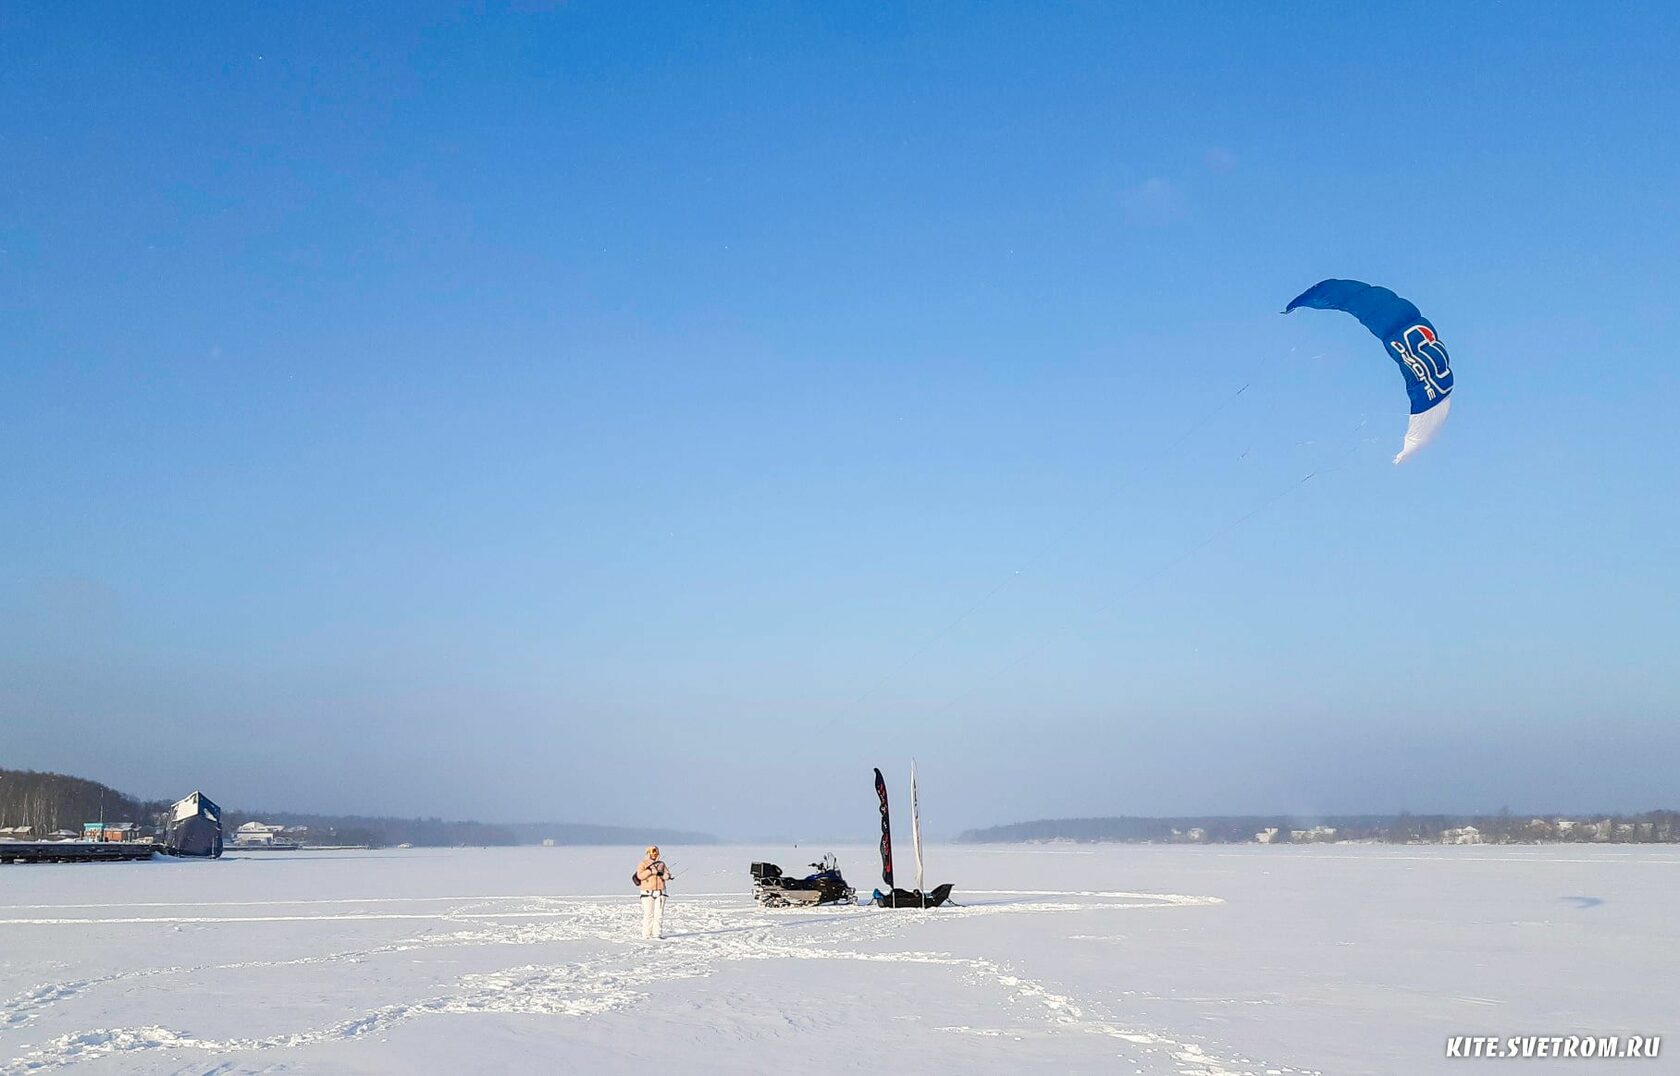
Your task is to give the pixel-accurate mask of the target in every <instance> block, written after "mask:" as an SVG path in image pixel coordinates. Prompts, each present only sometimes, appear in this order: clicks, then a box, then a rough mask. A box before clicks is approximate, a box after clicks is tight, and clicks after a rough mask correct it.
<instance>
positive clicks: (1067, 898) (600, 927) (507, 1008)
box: [0, 891, 1294, 1076]
mask: <svg viewBox="0 0 1680 1076" xmlns="http://www.w3.org/2000/svg"><path fill="white" fill-rule="evenodd" d="M974 895H975V896H981V897H1017V898H1019V897H1038V898H1060V899H1059V900H1056V899H1051V900H1044V899H1040V900H1020V899H1016V900H1007V899H1006V900H996V901H982V902H979V903H974V904H968V905H964V906H961V907H955V908H949V909H942V910H941V911H940V912H938V913H921V912H905V911H898V912H883V911H881V910H877V909H868V908H841V909H825V910H821V911H810V910H799V911H797V912H765V911H762V910H760V909H757V908H756V907H753V906H750V905H748V906H743V905H741V904H740V903H739V902H738V901H730V902H727V903H725V902H719V901H703V900H693V899H690V900H687V901H684V902H683V905H682V911H681V916H680V919H678V917H673V919H676V920H677V921H678V922H680V923H681V925H682V926H684V927H685V928H687V929H685V930H682V931H677V932H673V933H672V934H671V935H669V936H668V939H667V941H666V942H665V943H664V944H654V945H649V944H646V943H642V942H640V941H638V940H632V939H633V930H634V922H633V920H634V917H635V913H636V909H635V908H633V907H627V906H626V904H625V903H624V902H623V901H613V902H611V903H607V902H603V901H600V900H592V899H578V900H552V899H533V900H531V901H530V903H529V904H528V905H527V906H526V907H524V908H521V909H517V910H511V911H495V912H486V911H483V910H482V909H483V908H485V907H486V902H485V901H484V900H477V901H474V902H473V903H471V904H468V905H463V906H460V907H456V908H452V909H448V910H445V911H442V912H439V913H437V914H436V915H429V914H422V915H416V916H413V918H431V919H447V920H453V921H458V922H462V923H464V924H470V926H469V927H468V929H462V930H457V931H449V932H444V933H435V934H423V935H420V936H416V937H413V938H407V939H402V940H399V941H395V942H392V943H389V944H385V945H380V946H372V947H368V948H364V949H359V950H350V951H343V952H335V953H327V954H321V955H317V956H310V957H301V958H296V959H292V960H272V961H248V962H236V963H225V964H207V965H202V966H199V967H179V968H159V969H146V970H140V971H135V972H129V973H120V974H115V975H109V976H104V977H100V978H94V979H87V980H81V981H73V982H68V983H59V984H45V985H42V986H39V987H36V988H34V989H32V990H30V991H26V992H25V993H23V994H21V995H19V996H17V997H14V998H13V999H11V1000H10V1001H9V1002H6V1003H5V1004H4V1005H0V1028H6V1027H14V1028H15V1027H21V1026H23V1025H25V1024H27V1023H30V1022H31V1021H32V1020H33V1019H34V1018H35V1016H36V1015H38V1014H39V1013H40V1011H41V1010H43V1009H45V1008H47V1007H49V1006H52V1005H54V1004H57V1003H58V1002H61V1001H65V1000H68V999H70V998H73V997H75V996H77V995H78V994H80V993H83V992H85V991H87V990H89V989H94V988H97V987H102V986H107V985H110V984H115V983H119V982H122V981H124V980H132V979H140V978H151V977H158V976H167V975H192V974H194V973H197V972H204V971H210V970H215V971H231V970H238V971H244V972H258V971H261V970H265V969H272V968H283V967H288V966H298V965H305V964H334V963H345V964H355V963H360V962H363V961H366V960H370V959H374V958H377V957H379V956H382V955H387V954H392V953H401V952H405V951H410V950H420V949H477V948H481V947H486V946H504V945H527V946H529V945H539V944H543V943H549V942H576V941H587V942H598V943H605V944H608V945H610V946H612V948H611V949H610V950H608V951H607V952H605V953H603V954H601V955H597V956H592V957H590V958H588V959H584V960H578V961H571V962H566V963H558V964H536V963H526V964H521V965H517V966H514V967H508V968H503V969H500V970H498V971H493V972H488V973H478V974H468V975H463V976H460V977H459V978H458V979H457V980H456V981H455V982H454V983H453V984H452V985H451V986H450V987H449V988H448V989H446V990H443V991H442V992H440V993H438V994H436V995H434V996H431V997H424V998H420V999H417V1000H413V1001H405V1002H399V1003H395V1004H389V1005H384V1006H381V1007H378V1008H375V1009H373V1010H371V1011H368V1012H365V1013H362V1014H360V1015H358V1016H355V1017H353V1018H351V1019H347V1020H343V1021H340V1022H337V1023H334V1024H332V1025H330V1026H327V1027H322V1028H316V1029H309V1030H304V1031H298V1032H289V1033H284V1034H276V1035H269V1036H261V1037H250V1038H244V1037H236V1038H227V1039H216V1038H209V1037H204V1036H200V1035H196V1034H193V1033H190V1032H188V1031H183V1030H177V1029H172V1028H166V1027H161V1026H156V1025H147V1026H140V1027H127V1028H95V1029H90V1030H83V1031H77V1032H73V1033H70V1034H66V1035H60V1036H58V1037H56V1038H54V1039H52V1040H50V1041H48V1042H46V1043H44V1044H41V1045H40V1046H38V1047H36V1048H35V1049H32V1050H29V1051H28V1052H26V1053H24V1054H22V1055H20V1056H17V1057H15V1058H14V1059H12V1060H11V1061H9V1062H0V1073H3V1074H8V1076H9V1074H17V1073H28V1072H41V1071H48V1070H52V1069H57V1068H61V1067H65V1066H68V1065H74V1064H78V1063H81V1062H84V1061H89V1060H93V1059H95V1058H100V1057H107V1056H112V1055H137V1054H141V1053H144V1052H149V1051H162V1050H169V1051H176V1052H196V1053H202V1054H209V1055H212V1056H215V1055H229V1054H243V1055H250V1054H264V1053H271V1052H276V1051H291V1050H295V1049H298V1048H300V1047H306V1046H311V1045H318V1044H326V1043H332V1042H343V1041H352V1040H357V1039H362V1038H364V1037H366V1036H369V1035H374V1034H380V1035H382V1034H384V1033H387V1032H389V1031H390V1030H392V1029H393V1028H396V1027H398V1026H400V1025H402V1024H404V1023H407V1022H409V1021H411V1020H415V1019H420V1018H424V1017H428V1016H433V1015H438V1014H468V1015H470V1014H487V1013H501V1014H525V1015H539V1016H556V1017H587V1016H593V1015H600V1014H605V1013H610V1012H613V1011H616V1010H621V1009H625V1008H629V1007H631V1006H634V1005H636V1004H638V1003H639V1002H641V1001H642V1000H644V999H645V998H647V997H648V996H649V995H650V994H651V993H652V992H654V991H655V990H657V988H658V987H659V985H660V984H662V983H669V982H674V981H677V980H682V979H691V978H700V977H704V976H708V975H711V974H712V973H714V972H715V971H717V970H718V969H719V968H720V967H722V966H724V965H726V964H729V963H733V962H738V961H750V960H812V961H817V960H826V961H835V960H842V961H863V962H879V963H900V964H919V965H928V966H935V967H941V968H946V969H949V970H950V971H951V972H952V973H953V974H954V975H956V976H957V977H958V978H959V979H961V980H962V981H964V982H966V983H967V984H969V986H970V987H971V988H972V989H977V990H983V991H986V992H988V993H992V994H1001V995H1002V996H1004V997H1006V998H1008V999H1009V1000H1010V1002H1011V1004H1012V1006H1013V1007H1015V1008H1016V1009H1017V1011H1021V1012H1023V1014H1024V1015H1025V1016H1026V1017H1027V1019H1028V1021H1029V1022H1028V1024H1026V1025H1025V1026H1023V1027H1021V1028H1018V1029H1014V1030H1009V1029H1002V1028H967V1027H963V1028H957V1027H952V1028H945V1029H942V1030H946V1031H951V1032H961V1033H967V1034H975V1035H996V1036H1010V1035H1028V1034H1030V1035H1056V1034H1066V1033H1074V1034H1095V1035H1103V1036H1107V1037H1110V1038H1112V1039H1114V1040H1116V1043H1117V1044H1118V1043H1124V1044H1125V1046H1124V1047H1122V1049H1124V1050H1125V1051H1126V1052H1128V1053H1129V1054H1133V1055H1138V1056H1137V1057H1136V1060H1138V1061H1140V1062H1141V1061H1144V1060H1145V1058H1146V1057H1147V1060H1148V1061H1149V1062H1150V1063H1151V1064H1152V1066H1156V1067H1158V1066H1161V1065H1168V1066H1170V1067H1169V1068H1167V1069H1165V1070H1164V1071H1173V1072H1177V1073H1180V1074H1184V1076H1192V1074H1193V1076H1237V1074H1241V1073H1258V1072H1260V1071H1263V1070H1262V1069H1257V1068H1254V1067H1251V1066H1250V1065H1248V1063H1247V1062H1246V1060H1238V1061H1228V1060H1219V1059H1215V1058H1213V1057H1211V1056H1210V1055H1208V1054H1206V1053H1204V1052H1203V1050H1202V1049H1201V1047H1199V1046H1197V1045H1195V1044H1191V1043H1183V1042H1178V1041H1176V1040H1173V1039H1171V1038H1169V1037H1166V1036H1163V1035H1159V1034H1156V1033H1154V1032H1150V1031H1146V1030H1138V1029H1130V1028H1126V1027H1123V1026H1119V1025H1117V1024H1115V1023H1114V1022H1113V1021H1112V1020H1110V1019H1108V1018H1106V1017H1104V1016H1103V1015H1102V1014H1100V1013H1096V1014H1093V1013H1092V1012H1091V1011H1088V1010H1090V1006H1088V1005H1086V1004H1082V1003H1080V1002H1077V1001H1076V1000H1075V999H1074V998H1072V997H1070V996H1067V995H1064V994H1061V993H1058V992H1056V991H1055V990H1053V989H1052V988H1050V987H1049V986H1048V985H1046V984H1045V983H1043V982H1041V981H1038V980H1036V979H1033V978H1029V977H1027V976H1024V975H1022V974H1019V973H1018V972H1017V971H1015V970H1013V969H1010V968H1008V967H1005V966H1003V965H1000V964H998V963H996V962H993V961H991V960H988V959H985V958H981V957H965V956H959V955H953V954H950V953H944V952H922V951H885V952H882V951H870V950H868V949H866V948H860V947H866V946H869V945H870V944H872V943H880V942H883V941H888V940H890V939H891V938H892V937H894V936H897V935H901V934H903V933H905V932H906V931H908V930H909V929H910V928H911V927H912V926H913V925H915V924H917V923H918V922H920V923H927V922H929V921H930V920H933V921H939V922H944V921H951V920H955V919H967V918H974V917H984V916H992V915H1014V914H1022V913H1028V912H1038V913H1042V912H1050V911H1070V910H1109V911H1119V910H1135V909H1143V908H1170V907H1198V906H1208V905H1211V904H1217V903H1220V901H1219V900H1218V898H1214V897H1193V896H1183V895H1177V894H1168V895H1159V894H1144V893H1130V892H1127V893H1118V892H1116V893H1106V892H1079V893H1068V892H1055V891H1007V892H1005V891H997V892H990V893H977V894H974ZM492 906H494V905H493V904H492ZM378 917H379V918H399V919H400V918H409V916H407V915H404V914H402V913H394V914H391V915H379V916H378ZM299 918H308V919H317V918H319V919H338V920H344V921H360V920H363V919H365V918H368V914H367V913H365V912H362V911H347V912H346V913H344V914H342V915H338V916H332V915H325V916H319V917H316V916H309V917H292V916H287V917H272V918H271V917H248V916H239V917H230V918H228V919H222V920H212V921H221V922H246V921H252V920H258V921H273V919H279V920H281V921H293V920H295V919H299ZM83 922H85V921H83ZM1169 1059H1170V1060H1169ZM1275 1071H1278V1072H1293V1071H1294V1070H1289V1069H1278V1070H1275Z"/></svg>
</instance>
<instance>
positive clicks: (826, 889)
mask: <svg viewBox="0 0 1680 1076" xmlns="http://www.w3.org/2000/svg"><path fill="white" fill-rule="evenodd" d="M811 866H812V867H813V868H814V869H815V871H816V873H815V874H808V875H806V876H805V877H803V878H789V877H787V876H786V875H784V874H783V873H782V868H780V867H778V866H776V865H775V864H774V863H754V864H753V865H752V886H753V899H754V900H756V901H758V902H759V903H760V904H762V905H764V906H765V907H766V908H786V907H789V906H791V905H795V904H798V905H806V906H813V905H817V904H856V903H857V890H855V889H853V888H852V887H851V886H850V885H848V884H846V879H844V878H842V877H841V876H840V864H839V863H838V862H837V861H836V860H835V858H834V856H833V854H832V853H830V854H829V855H826V856H823V857H822V862H820V863H813V864H811Z"/></svg>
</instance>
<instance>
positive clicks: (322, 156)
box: [0, 3, 1680, 839]
mask: <svg viewBox="0 0 1680 1076" xmlns="http://www.w3.org/2000/svg"><path fill="white" fill-rule="evenodd" d="M177 15H178V21H176V22H174V23H170V22H168V21H166V20H165V19H163V18H160V17H159V16H158V14H157V13H156V12H148V11H143V10H141V9H138V8H134V7H125V6H116V5H110V6H98V5H85V6H75V7H71V6H66V5H56V4H36V5H24V4H14V5H8V6H7V7H6V9H5V10H4V12H0V459H4V461H5V462H4V465H3V472H0V473H3V474H4V481H3V482H0V724H3V726H4V729H5V735H4V737H3V746H0V752H3V755H0V765H8V766H24V767H32V768H42V769H57V770H62V771H67V772H74V773H78V774H83V775H86V776H91V777H96V778H99V779H102V780H106V781H109V782H111V783H113V784H116V785H118V786H120V787H123V788H125V789H129V790H132V791H135V792H138V793H143V794H149V795H158V796H166V795H175V794H180V793H184V792H186V791H188V790H189V789H191V788H194V787H202V788H203V789H204V790H205V791H206V792H208V793H209V794H211V795H212V796H214V797H216V798H218V799H220V800H221V801H222V802H224V803H230V804H240V805H250V806H262V805H267V806H273V807H281V806H284V807H289V808H294V809H313V810H330V811H340V810H342V811H349V810H356V811H379V812H396V813H427V814H432V813H439V814H446V815H457V816H470V817H479V818H487V819H492V820H517V819H527V818H545V817H546V818H563V819H576V820H582V821H597V822H614V821H624V822H638V821H642V822H650V823H654V822H658V823H664V824H673V825H674V824H685V825H691V826H695V827H699V828H709V829H712V830H714V831H719V832H724V833H729V834H738V835H752V834H780V835H786V836H794V837H798V836H835V835H853V834H854V833H855V835H856V836H858V837H859V838H860V839H864V838H866V837H867V833H868V824H869V819H868V815H869V812H870V810H871V805H870V794H869V791H868V776H869V775H868V769H869V767H870V766H874V765H882V766H883V767H885V768H887V769H888V770H889V773H892V774H894V775H896V778H897V779H898V780H902V778H903V771H905V770H907V767H908V759H909V758H910V757H911V756H912V755H915V756H916V757H917V758H919V760H920V762H921V766H922V771H923V783H924V789H925V798H926V800H927V801H928V804H927V806H928V808H929V811H928V821H929V827H930V828H931V829H933V830H935V831H936V832H952V831H954V830H957V829H960V828H963V827H966V826H969V825H978V824H985V823H991V822H1001V821H1011V820H1016V819H1019V818H1026V817H1042V816H1056V815H1069V814H1078V815H1090V814H1116V813H1132V814H1166V813H1180V812H1186V813H1188V812H1198V813H1199V812H1239V811H1293V812H1298V813H1302V814H1312V813H1318V812H1335V811H1385V810H1399V809H1412V810H1436V809H1443V810H1447V809H1494V808H1497V807H1499V806H1501V805H1506V804H1508V805H1510V806H1511V807H1512V808H1513V809H1516V810H1519V811H1521V810H1561V809H1616V808H1628V809H1634V808H1640V809H1642V808H1648V807H1652V806H1658V805H1666V806H1673V805H1674V799H1673V787H1674V785H1673V779H1672V775H1673V774H1674V772H1676V770H1677V769H1680V724H1677V723H1676V721H1675V718H1676V717H1680V669H1677V667H1676V663H1675V662H1674V661H1673V660H1672V658H1673V651H1674V648H1675V641H1676V639H1677V638H1680V612H1677V610H1676V602H1675V595H1676V594H1677V593H1680V568H1677V567H1676V564H1675V559H1676V558H1675V538H1674V535H1675V533H1676V529H1677V524H1680V508H1677V506H1676V501H1677V498H1676V496H1675V494H1676V491H1677V489H1680V481H1677V480H1680V465H1677V463H1676V459H1677V455H1680V435H1677V433H1676V432H1675V426H1674V422H1673V417H1672V416H1673V413H1674V406H1675V403H1676V398H1677V396H1680V391H1677V390H1680V374H1677V373H1676V366H1675V358H1676V355H1675V345H1674V340H1675V339H1676V337H1677V335H1680V304H1677V303H1676V300H1675V297H1674V285H1675V282H1676V275H1677V274H1676V271H1675V270H1676V255H1675V253H1674V252H1675V250H1676V249H1680V125H1677V124H1676V123H1675V122H1674V120H1673V113H1674V111H1675V104H1676V98H1675V90H1674V86H1675V85H1676V83H1677V81H1680V62H1677V61H1676V60H1675V59H1674V57H1675V56H1676V55H1680V16H1677V15H1676V13H1675V12H1674V10H1673V9H1672V8H1670V7H1668V6H1665V5H1654V4H1653V5H1644V6H1639V5H1618V6H1616V7H1612V8H1592V9H1588V8H1585V7H1580V6H1571V5H1517V6H1504V7H1496V6H1492V5H1446V4H1439V5H1434V4H1430V5H1390V6H1387V7H1385V8H1383V9H1382V10H1377V9H1374V8H1371V7H1366V6H1362V5H1348V6H1346V7H1345V9H1343V10H1327V9H1325V8H1324V7H1322V6H1320V5H1312V6H1307V5H1300V6H1294V7H1290V6H1285V7H1271V8H1265V9H1261V8H1258V7H1254V6H1252V5H1236V4H1233V5H1202V6H1190V5H1169V6H1163V7H1160V8H1159V9H1142V8H1140V7H1128V6H1122V5H1090V6H1087V5H1070V6H1057V7H1052V6H1048V5H1036V4H1033V5H1018V6H1008V5H987V6H979V5H975V6H969V5H956V4H928V5H922V4H912V5H905V6H896V7H895V6H890V5H887V6H835V5H809V6H792V5H763V6H748V5H733V4H725V5H699V4H673V5H657V6H650V7H637V6H633V5H616V4H596V3H578V4H566V5H546V4H523V5H513V6H511V7H510V6H502V5H493V6H489V7H487V8H485V9H477V8H472V9H466V8H453V7H448V6H426V5H394V4H393V5H363V6H360V7H356V8H353V9H346V8H343V7H341V6H331V5H320V6H306V5H297V6H288V7H285V8H273V7H264V8H251V9H223V8H206V9H202V10H199V11H196V12H192V13H191V14H190V17H189V15H188V14H187V13H177ZM1328 276H1351V277H1357V278H1360V279H1366V280H1371V281H1374V282H1378V283H1382V284H1386V285H1388V286H1390V287H1392V288H1394V289H1395V290H1397V291H1399V292H1400V293H1401V294H1403V295H1405V296H1407V297H1409V298H1411V299H1413V300H1414V301H1416V302H1417V303H1418V304H1419V305H1420V306H1421V307H1422V308H1423V310H1424V311H1425V313H1426V314H1428V315H1429V316H1430V318H1431V319H1432V320H1433V321H1434V322H1435V324H1436V325H1437V326H1438V327H1439V329H1440V331H1441V333H1442V337H1443V339H1444V340H1445V341H1446V343H1447V344H1448V345H1449V347H1450V348H1451V349H1452V354H1453V358H1454V366H1455V370H1456V372H1457V375H1458V390H1457V393H1456V398H1455V404H1454V414H1453V420H1452V422H1451V423H1450V424H1449V426H1448V428H1447V431H1446V432H1445V434H1444V435H1443V436H1442V438H1441V439H1440V440H1439V441H1438V442H1437V443H1436V444H1435V445H1434V446H1433V447H1432V448H1431V449H1429V450H1428V451H1427V452H1426V453H1425V454H1424V455H1423V456H1421V457H1420V458H1418V459H1417V460H1416V461H1415V462H1409V463H1408V464H1407V465H1406V466H1405V467H1404V468H1398V469H1396V468H1394V467H1391V466H1390V464H1389V462H1388V461H1389V459H1390V457H1391V456H1392V455H1393V453H1394V452H1395V451H1396V450H1397V449H1398V446H1399V441H1400V435H1401V432H1402V430H1403V429H1404V425H1405V394H1404V391H1403V386H1402V384H1401V381H1400V378H1399V376H1398V374H1397V372H1396V371H1395V368H1394V366H1393V364H1392V363H1390V362H1388V361H1387V360H1386V359H1385V358H1384V357H1383V355H1382V352H1381V350H1380V347H1379V346H1378V345H1377V344H1376V343H1375V342H1374V341H1373V340H1372V339H1371V338H1370V337H1369V336H1368V335H1366V334H1365V333H1364V331H1363V330H1362V329H1360V328H1359V326H1358V325H1357V324H1356V323H1354V322H1353V321H1352V320H1351V319H1347V318H1343V317H1340V316H1337V315H1333V314H1327V313H1320V312H1312V311H1307V312H1301V313H1297V314H1295V315H1292V316H1290V317H1289V318H1287V319H1285V318H1282V317H1279V316H1278V313H1277V312H1278V311H1279V310H1281V309H1282V307H1283V305H1284V303H1285V302H1287V301H1288V299H1289V298H1290V297H1292V296H1293V295H1295V294H1296V293H1297V292H1299V291H1300V290H1302V289H1303V288H1305V287H1306V286H1307V285H1310V284H1311V283H1313V282H1314V281H1316V280H1318V279H1321V278H1323V277H1328ZM1244 386H1247V389H1246V390H1245V391H1241V392H1240V394H1239V390H1242V389H1243V387H1244ZM1309 473H1316V477H1315V478H1313V479H1312V480H1310V481H1307V482H1306V483H1304V484H1301V479H1302V478H1303V476H1305V475H1307V474H1309ZM964 614H966V615H964ZM766 789H780V790H789V789H792V790H797V793H798V794H797V796H796V797H794V799H793V801H792V802H790V801H789V800H788V798H787V797H786V796H770V795H767V794H766V792H765V790H766ZM770 804H774V806H771V807H770V809H768V810H767V806H768V805H770Z"/></svg>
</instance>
